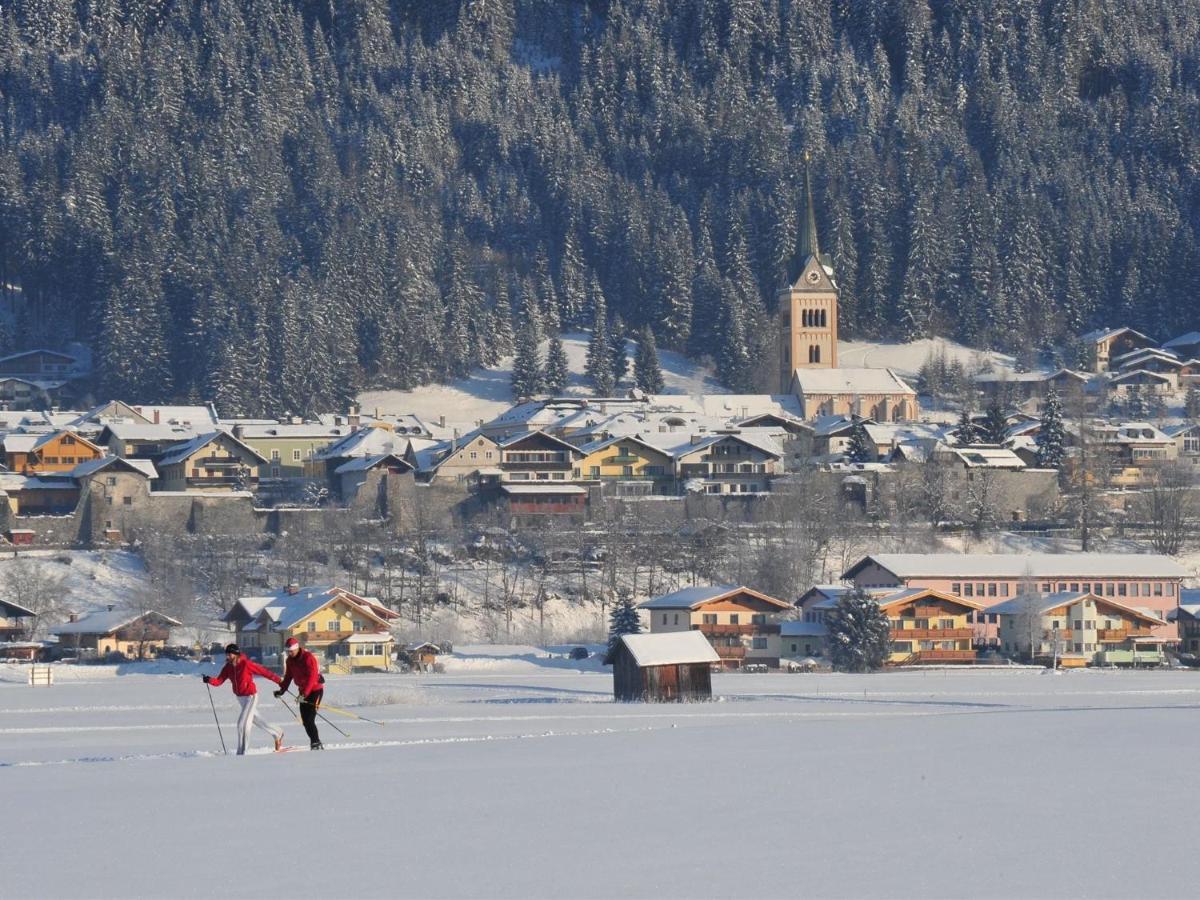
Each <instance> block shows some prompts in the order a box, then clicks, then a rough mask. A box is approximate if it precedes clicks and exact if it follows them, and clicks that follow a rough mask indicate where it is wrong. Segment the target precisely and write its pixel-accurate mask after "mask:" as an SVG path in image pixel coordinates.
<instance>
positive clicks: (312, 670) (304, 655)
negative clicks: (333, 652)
mask: <svg viewBox="0 0 1200 900" xmlns="http://www.w3.org/2000/svg"><path fill="white" fill-rule="evenodd" d="M293 681H294V682H296V690H298V691H299V692H300V696H301V697H307V696H308V695H309V694H311V693H312V692H313V691H319V690H321V668H320V666H318V665H317V658H316V657H315V656H313V655H312V654H311V653H309V652H308V651H307V650H305V649H304V648H303V647H301V648H300V652H299V653H297V654H296V655H295V656H289V657H288V658H287V663H286V664H285V665H284V667H283V681H282V682H281V683H280V685H279V686H280V687H281V688H283V689H284V690H285V691H286V690H287V689H288V685H289V684H291V683H292V682H293Z"/></svg>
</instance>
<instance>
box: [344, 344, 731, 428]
mask: <svg viewBox="0 0 1200 900" xmlns="http://www.w3.org/2000/svg"><path fill="white" fill-rule="evenodd" d="M587 345H588V335H587V334H585V333H572V334H564V335H563V349H564V350H566V352H567V362H568V364H569V365H570V370H571V377H570V381H569V383H568V385H567V389H566V390H565V391H563V395H564V396H567V397H589V396H591V395H592V390H591V385H590V384H589V382H588V380H587V377H586V376H585V375H584V373H583V372H584V366H585V364H586V362H587ZM548 346H549V343H548V342H543V343H542V348H541V351H542V359H543V361H544V360H545V358H546V348H547V347H548ZM626 347H627V352H628V353H629V357H630V359H631V360H632V358H633V355H634V353H636V352H637V344H636V342H634V341H628V342H627V343H626ZM658 361H659V364H660V365H661V367H662V370H663V380H664V382H665V384H666V388H665V390H664V392H663V393H667V394H720V393H724V391H725V389H724V388H723V387H722V386H721V385H720V383H719V382H718V381H717V380H716V379H715V378H714V377H713V375H712V372H711V371H710V370H709V369H707V368H705V367H703V366H701V365H699V364H697V363H696V362H694V361H692V360H690V359H688V358H687V357H685V356H683V355H681V354H679V353H673V352H671V351H670V350H660V351H659V354H658ZM512 367H513V358H512V357H511V356H509V357H505V358H504V359H502V360H501V361H500V362H499V363H498V364H496V365H495V366H491V367H489V368H480V369H476V370H475V371H474V372H472V373H471V374H470V375H468V376H467V377H466V378H462V379H459V380H458V381H454V382H451V383H450V384H428V385H424V386H422V387H419V388H414V389H413V390H410V391H366V392H364V393H362V394H360V395H359V398H358V400H359V403H360V404H361V406H362V408H363V410H364V411H365V412H368V413H374V412H375V411H376V410H378V411H379V412H380V413H411V414H413V415H416V416H419V417H420V418H422V419H424V420H425V421H427V422H431V423H436V422H437V421H438V420H439V418H440V417H442V416H445V417H446V422H447V425H454V426H458V427H460V428H465V429H470V428H474V427H475V424H476V423H477V422H480V421H484V422H486V421H489V420H491V419H494V418H495V417H496V416H498V415H500V413H502V412H504V411H505V410H506V409H508V408H509V407H511V406H512V405H513V403H514V402H515V401H514V400H513V399H512V388H511V385H512ZM630 372H631V374H632V363H631V364H630ZM624 390H628V385H626V386H625V388H624V389H623V391H622V393H624Z"/></svg>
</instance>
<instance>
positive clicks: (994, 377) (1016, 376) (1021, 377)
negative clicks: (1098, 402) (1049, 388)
mask: <svg viewBox="0 0 1200 900" xmlns="http://www.w3.org/2000/svg"><path fill="white" fill-rule="evenodd" d="M1060 376H1062V377H1067V378H1074V379H1076V380H1077V381H1087V380H1088V376H1087V375H1085V374H1084V373H1082V372H1076V371H1075V370H1074V369H1055V370H1054V371H1053V372H984V373H983V374H982V375H976V376H975V379H974V380H975V382H976V383H977V384H1018V383H1026V384H1040V383H1042V382H1045V381H1051V380H1052V379H1055V378H1059V377H1060Z"/></svg>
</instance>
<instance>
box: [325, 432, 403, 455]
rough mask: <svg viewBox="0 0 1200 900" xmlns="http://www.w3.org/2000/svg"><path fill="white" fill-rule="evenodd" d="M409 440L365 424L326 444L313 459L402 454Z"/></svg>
mask: <svg viewBox="0 0 1200 900" xmlns="http://www.w3.org/2000/svg"><path fill="white" fill-rule="evenodd" d="M411 441H412V439H411V438H408V437H404V436H401V435H398V434H395V433H394V432H392V431H388V430H387V429H386V428H372V427H370V426H367V427H365V428H359V429H357V430H355V431H353V432H351V433H350V434H347V435H346V436H345V437H342V438H339V439H336V440H334V441H333V442H332V443H329V444H326V445H325V446H324V447H322V448H321V449H320V450H317V451H316V452H315V453H314V454H313V459H343V458H346V457H356V456H360V457H362V456H380V455H383V454H386V453H395V454H397V455H402V454H404V453H406V452H408V448H409V444H410V443H411Z"/></svg>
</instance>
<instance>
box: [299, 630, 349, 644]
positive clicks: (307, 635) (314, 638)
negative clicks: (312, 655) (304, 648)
mask: <svg viewBox="0 0 1200 900" xmlns="http://www.w3.org/2000/svg"><path fill="white" fill-rule="evenodd" d="M352 634H354V632H353V631H302V632H300V634H298V635H296V640H298V641H300V643H302V644H311V643H318V644H332V643H336V642H337V641H344V640H345V639H346V638H348V637H350V635H352Z"/></svg>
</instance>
